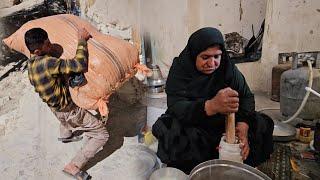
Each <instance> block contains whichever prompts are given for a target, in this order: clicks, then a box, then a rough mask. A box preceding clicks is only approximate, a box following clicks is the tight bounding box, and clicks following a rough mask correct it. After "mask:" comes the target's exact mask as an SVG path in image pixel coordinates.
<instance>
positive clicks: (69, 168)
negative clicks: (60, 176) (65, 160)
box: [63, 163, 80, 176]
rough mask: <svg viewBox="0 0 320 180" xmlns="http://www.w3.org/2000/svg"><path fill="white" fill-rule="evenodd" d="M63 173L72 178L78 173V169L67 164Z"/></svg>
mask: <svg viewBox="0 0 320 180" xmlns="http://www.w3.org/2000/svg"><path fill="white" fill-rule="evenodd" d="M63 171H64V172H66V173H69V174H71V175H73V176H74V175H75V174H77V173H78V172H79V171H80V169H79V168H78V167H77V166H76V165H75V164H73V163H69V164H67V165H66V166H65V167H64V169H63Z"/></svg>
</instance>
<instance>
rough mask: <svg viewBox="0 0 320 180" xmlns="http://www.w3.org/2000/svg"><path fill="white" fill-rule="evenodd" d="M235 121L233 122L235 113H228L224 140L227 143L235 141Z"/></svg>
mask: <svg viewBox="0 0 320 180" xmlns="http://www.w3.org/2000/svg"><path fill="white" fill-rule="evenodd" d="M235 126H236V122H235V114H234V113H230V114H228V115H227V118H226V141H227V143H229V144H235V143H236V129H235Z"/></svg>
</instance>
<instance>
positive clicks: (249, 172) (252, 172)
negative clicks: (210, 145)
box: [189, 159, 271, 180]
mask: <svg viewBox="0 0 320 180" xmlns="http://www.w3.org/2000/svg"><path fill="white" fill-rule="evenodd" d="M189 179H190V180H211V179H214V180H220V179H221V180H225V179H236V180H271V178H270V177H268V176H267V175H265V174H264V173H262V172H261V171H259V170H257V169H255V168H253V167H251V166H248V165H246V164H242V163H238V162H233V161H226V160H219V159H215V160H210V161H206V162H203V163H201V164H199V165H197V166H196V167H195V168H194V169H193V170H192V171H191V173H190V176H189Z"/></svg>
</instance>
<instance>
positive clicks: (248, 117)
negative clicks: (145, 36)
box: [152, 27, 273, 173]
mask: <svg viewBox="0 0 320 180" xmlns="http://www.w3.org/2000/svg"><path fill="white" fill-rule="evenodd" d="M166 93H167V96H168V98H167V104H168V109H167V111H166V113H165V114H163V115H162V116H161V117H160V118H159V119H158V120H157V122H156V123H155V124H154V125H153V128H152V131H153V134H154V135H155V136H156V137H157V138H158V140H159V145H158V152H157V155H158V157H159V158H160V159H161V161H162V162H163V163H166V164H167V165H168V166H171V167H176V168H178V169H181V170H183V171H184V172H186V173H189V172H190V171H191V169H192V168H193V167H195V166H196V165H197V164H199V163H201V162H204V161H206V160H210V159H216V158H218V149H217V147H218V146H219V142H220V139H221V137H222V134H223V133H224V131H225V115H226V114H228V113H236V133H237V137H238V138H239V140H240V141H241V146H240V148H241V150H242V151H241V155H242V157H243V160H244V162H245V163H247V164H249V165H251V166H257V165H259V164H260V163H262V162H264V161H265V160H266V159H268V158H269V157H270V154H271V153H272V150H273V143H272V132H273V121H272V119H270V118H269V117H267V116H266V115H263V114H259V113H257V112H255V102H254V95H253V94H252V92H251V91H250V89H249V87H248V85H247V83H246V81H245V78H244V77H243V75H242V74H241V72H240V71H239V70H238V69H237V67H236V66H235V65H234V64H233V63H232V62H231V61H230V59H229V57H228V55H227V52H226V50H225V47H224V40H223V36H222V34H221V32H220V31H219V30H217V29H215V28H210V27H208V28H202V29H200V30H198V31H196V32H194V33H193V34H192V35H191V36H190V38H189V40H188V44H187V46H186V47H185V49H184V50H183V51H182V52H181V53H180V55H179V57H176V58H175V59H174V60H173V63H172V66H171V68H170V72H169V75H168V79H167V84H166Z"/></svg>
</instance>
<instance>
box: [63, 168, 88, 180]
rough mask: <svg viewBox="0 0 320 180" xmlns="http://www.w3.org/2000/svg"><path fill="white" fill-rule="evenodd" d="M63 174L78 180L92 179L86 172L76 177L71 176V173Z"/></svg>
mask: <svg viewBox="0 0 320 180" xmlns="http://www.w3.org/2000/svg"><path fill="white" fill-rule="evenodd" d="M62 172H63V173H64V174H66V175H68V176H71V177H74V178H75V179H77V180H89V179H91V178H92V177H91V176H90V175H89V174H88V173H87V172H86V171H81V170H80V171H79V172H77V173H76V174H75V175H72V174H70V173H69V172H67V171H65V170H62Z"/></svg>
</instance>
